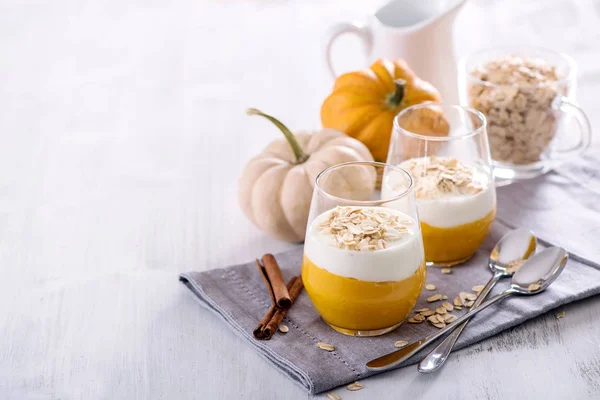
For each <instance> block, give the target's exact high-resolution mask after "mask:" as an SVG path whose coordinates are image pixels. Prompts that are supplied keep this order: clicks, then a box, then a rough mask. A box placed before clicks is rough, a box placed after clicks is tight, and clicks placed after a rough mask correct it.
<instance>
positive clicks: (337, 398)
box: [327, 392, 342, 400]
mask: <svg viewBox="0 0 600 400" xmlns="http://www.w3.org/2000/svg"><path fill="white" fill-rule="evenodd" d="M327 398H329V400H342V398H341V397H340V396H338V395H337V394H335V393H333V392H330V393H327Z"/></svg>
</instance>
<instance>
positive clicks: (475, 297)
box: [466, 293, 477, 301]
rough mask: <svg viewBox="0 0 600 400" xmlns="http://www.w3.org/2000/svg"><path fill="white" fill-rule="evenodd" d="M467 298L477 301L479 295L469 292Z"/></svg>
mask: <svg viewBox="0 0 600 400" xmlns="http://www.w3.org/2000/svg"><path fill="white" fill-rule="evenodd" d="M466 298H467V300H471V301H475V300H477V295H476V294H473V293H467V296H466Z"/></svg>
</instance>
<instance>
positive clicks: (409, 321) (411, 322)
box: [408, 318, 423, 324]
mask: <svg viewBox="0 0 600 400" xmlns="http://www.w3.org/2000/svg"><path fill="white" fill-rule="evenodd" d="M421 322H423V320H416V319H414V318H409V319H408V323H409V324H420V323H421Z"/></svg>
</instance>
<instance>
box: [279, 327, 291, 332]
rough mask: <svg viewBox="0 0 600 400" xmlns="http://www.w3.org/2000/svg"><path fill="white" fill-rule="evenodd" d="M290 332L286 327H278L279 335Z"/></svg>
mask: <svg viewBox="0 0 600 400" xmlns="http://www.w3.org/2000/svg"><path fill="white" fill-rule="evenodd" d="M289 331H290V328H288V327H287V325H280V326H279V332H281V333H288V332H289Z"/></svg>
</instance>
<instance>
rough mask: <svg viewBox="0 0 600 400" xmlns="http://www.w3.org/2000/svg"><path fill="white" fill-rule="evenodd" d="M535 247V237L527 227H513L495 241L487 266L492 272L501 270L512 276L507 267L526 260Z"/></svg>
mask: <svg viewBox="0 0 600 400" xmlns="http://www.w3.org/2000/svg"><path fill="white" fill-rule="evenodd" d="M536 247H537V239H536V238H535V235H534V234H533V232H531V231H530V230H529V229H525V228H519V229H514V230H512V231H510V232H508V233H507V234H505V235H504V236H502V238H501V239H500V240H499V241H498V243H496V246H494V249H493V250H492V252H491V253H490V262H489V267H490V269H491V270H492V272H497V271H500V272H503V273H504V275H505V276H512V275H513V273H514V272H513V271H512V270H511V269H509V267H510V266H511V265H513V263H515V262H518V261H520V260H527V259H528V258H529V257H530V256H531V255H532V254H533V253H535V249H536Z"/></svg>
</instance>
